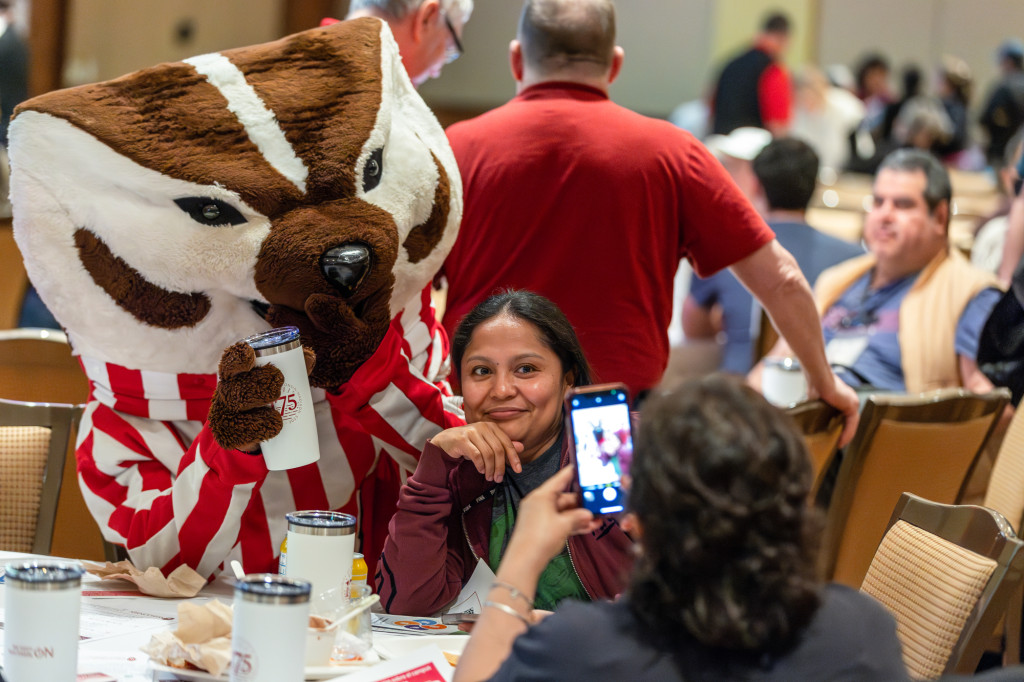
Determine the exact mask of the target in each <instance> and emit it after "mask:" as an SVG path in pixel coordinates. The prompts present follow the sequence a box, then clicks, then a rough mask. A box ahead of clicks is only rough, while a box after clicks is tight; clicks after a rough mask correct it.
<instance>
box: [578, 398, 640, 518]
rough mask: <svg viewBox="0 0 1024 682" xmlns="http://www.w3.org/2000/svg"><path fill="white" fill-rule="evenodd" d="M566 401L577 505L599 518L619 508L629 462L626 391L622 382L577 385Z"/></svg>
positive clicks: (623, 502)
mask: <svg viewBox="0 0 1024 682" xmlns="http://www.w3.org/2000/svg"><path fill="white" fill-rule="evenodd" d="M565 403H566V419H567V421H568V425H569V430H570V432H571V433H572V437H573V446H574V447H573V452H574V459H575V463H576V481H577V484H578V486H579V494H580V503H581V504H582V505H583V506H584V507H585V508H587V509H589V510H590V511H591V512H593V513H594V514H595V515H599V516H610V515H615V514H619V513H621V512H623V511H624V510H625V509H626V491H625V489H624V488H623V487H622V477H623V476H626V475H628V474H629V465H630V463H631V462H632V461H633V429H632V422H631V420H630V415H629V391H628V390H627V389H626V386H625V385H624V384H600V385H597V386H581V387H579V388H575V389H573V390H572V391H571V392H570V393H569V395H568V396H567V397H566V399H565Z"/></svg>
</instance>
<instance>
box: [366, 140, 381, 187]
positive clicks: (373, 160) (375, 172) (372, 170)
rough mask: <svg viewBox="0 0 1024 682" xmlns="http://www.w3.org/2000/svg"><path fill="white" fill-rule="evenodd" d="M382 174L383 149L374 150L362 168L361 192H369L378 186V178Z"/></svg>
mask: <svg viewBox="0 0 1024 682" xmlns="http://www.w3.org/2000/svg"><path fill="white" fill-rule="evenodd" d="M383 174H384V148H383V147H382V148H380V149H374V150H373V153H372V154H370V158H368V159H367V160H366V165H364V166H363V191H364V192H369V191H370V190H371V189H373V188H374V187H376V186H377V185H379V184H380V177H381V176H382V175H383Z"/></svg>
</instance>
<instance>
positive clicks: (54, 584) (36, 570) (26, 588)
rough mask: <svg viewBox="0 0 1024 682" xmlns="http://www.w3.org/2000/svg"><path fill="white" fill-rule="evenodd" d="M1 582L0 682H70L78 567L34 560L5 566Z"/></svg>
mask: <svg viewBox="0 0 1024 682" xmlns="http://www.w3.org/2000/svg"><path fill="white" fill-rule="evenodd" d="M5 573H6V577H5V579H4V582H5V585H6V587H5V589H4V618H5V621H6V622H5V623H4V673H3V676H4V679H5V680H7V682H39V681H40V680H46V681H47V682H74V680H75V679H76V678H77V676H78V624H79V614H80V611H81V604H82V573H83V571H82V567H81V566H80V565H78V564H77V563H73V562H66V561H51V560H47V559H34V560H27V561H17V562H14V563H10V564H7V567H6V568H5Z"/></svg>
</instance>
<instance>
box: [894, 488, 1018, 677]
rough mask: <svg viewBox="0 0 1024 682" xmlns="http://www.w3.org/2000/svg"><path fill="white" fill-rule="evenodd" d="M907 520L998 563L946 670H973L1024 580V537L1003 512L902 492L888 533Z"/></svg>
mask: <svg viewBox="0 0 1024 682" xmlns="http://www.w3.org/2000/svg"><path fill="white" fill-rule="evenodd" d="M897 521H904V522H905V523H909V524H911V525H913V526H916V527H918V528H920V529H921V530H924V531H925V532H927V533H930V534H932V535H934V536H936V537H939V538H942V539H944V540H946V541H948V542H951V543H953V544H956V545H958V546H960V547H962V548H964V549H966V550H968V551H971V552H974V553H975V554H979V555H981V556H985V557H988V558H990V559H993V560H994V561H995V562H996V568H995V570H994V571H993V573H992V576H991V578H989V581H988V583H987V584H986V585H985V588H984V589H983V590H982V593H981V596H980V597H979V598H978V601H977V602H976V603H975V605H974V608H973V609H972V611H971V614H970V616H968V618H967V621H966V623H965V624H964V627H963V629H962V630H961V632H960V636H959V638H958V639H957V642H956V644H955V645H954V647H953V650H952V652H951V654H950V657H949V661H948V663H947V664H946V669H945V671H944V674H949V673H973V672H974V671H975V669H976V668H977V667H978V662H979V661H980V660H981V656H982V654H983V653H984V652H985V648H986V645H987V644H988V642H989V639H990V638H991V636H992V633H993V632H994V631H995V629H996V627H997V626H998V625H999V621H1000V619H1001V618H1002V617H1003V614H1004V613H1005V612H1006V603H1007V601H1008V599H1009V598H1010V595H1011V594H1013V593H1014V592H1017V591H1019V590H1020V588H1021V585H1022V584H1024V542H1022V541H1021V540H1020V539H1018V538H1017V536H1016V535H1015V534H1014V532H1013V528H1012V527H1011V526H1010V524H1009V523H1008V522H1007V521H1006V519H1005V518H1003V516H1002V515H1001V514H1000V513H999V512H996V511H993V510H991V509H986V508H984V507H976V506H968V505H959V506H958V505H948V504H939V503H937V502H929V501H928V500H925V499H923V498H921V497H918V496H917V495H912V494H910V493H903V495H901V496H900V499H899V502H897V504H896V508H895V509H894V510H893V513H892V517H891V518H890V519H889V525H888V526H887V527H886V532H888V531H889V529H890V528H892V527H893V525H895V523H896V522H897Z"/></svg>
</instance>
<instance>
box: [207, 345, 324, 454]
mask: <svg viewBox="0 0 1024 682" xmlns="http://www.w3.org/2000/svg"><path fill="white" fill-rule="evenodd" d="M302 350H303V354H304V356H305V360H306V371H307V372H309V371H311V370H312V368H313V363H314V361H315V355H314V354H313V351H311V350H310V349H308V348H303V349H302ZM217 375H218V381H217V390H216V391H215V392H214V394H213V401H212V402H211V403H210V416H209V423H210V431H211V432H212V433H213V437H214V438H215V439H216V440H217V443H218V444H219V445H220V446H221V447H222V448H224V449H226V450H242V451H245V452H254V451H256V449H257V448H258V447H259V444H260V442H261V441H265V440H270V439H271V438H273V437H274V436H276V435H277V434H278V433H280V432H281V426H282V421H281V414H280V413H279V412H278V411H277V409H275V407H274V405H273V403H274V402H275V401H277V399H278V398H279V397H280V396H281V385H282V384H283V383H284V375H282V374H281V370H279V369H278V368H277V367H274V366H273V365H263V366H262V367H257V366H256V354H255V353H254V352H253V350H252V348H251V347H250V346H249V345H248V344H247V343H245V342H242V341H239V342H238V343H236V344H234V345H233V346H229V347H228V348H226V349H225V350H224V353H223V354H222V355H221V357H220V365H219V367H218V369H217Z"/></svg>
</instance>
